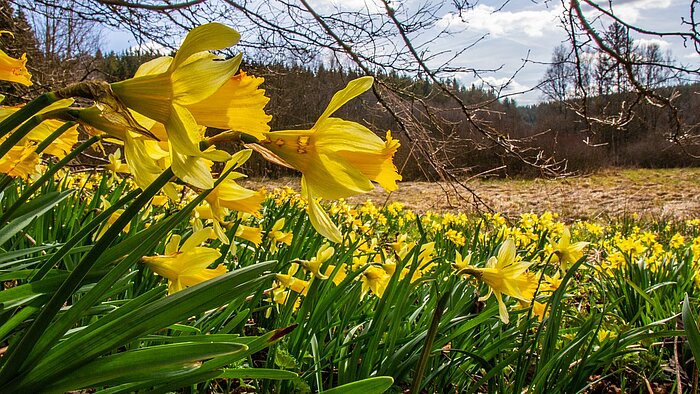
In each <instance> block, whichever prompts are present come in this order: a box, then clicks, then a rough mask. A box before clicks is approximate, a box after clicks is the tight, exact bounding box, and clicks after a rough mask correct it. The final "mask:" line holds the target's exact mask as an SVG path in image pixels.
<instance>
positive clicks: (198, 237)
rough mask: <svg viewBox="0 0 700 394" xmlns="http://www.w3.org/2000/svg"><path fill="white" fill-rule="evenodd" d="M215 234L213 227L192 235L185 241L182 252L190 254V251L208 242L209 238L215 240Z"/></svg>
mask: <svg viewBox="0 0 700 394" xmlns="http://www.w3.org/2000/svg"><path fill="white" fill-rule="evenodd" d="M213 236H214V232H213V231H212V229H211V227H205V228H203V229H201V230H199V231H195V232H194V233H193V234H192V235H190V237H189V238H187V240H186V241H185V243H183V244H182V248H180V251H181V252H188V251H190V250H193V249H194V248H195V247H196V246H199V245H201V244H202V243H204V242H206V240H208V239H209V238H213Z"/></svg>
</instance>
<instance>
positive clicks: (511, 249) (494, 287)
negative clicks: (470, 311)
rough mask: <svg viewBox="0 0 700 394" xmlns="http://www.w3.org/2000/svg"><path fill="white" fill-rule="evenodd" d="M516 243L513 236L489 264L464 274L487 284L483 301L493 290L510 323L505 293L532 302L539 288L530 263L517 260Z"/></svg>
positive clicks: (500, 314)
mask: <svg viewBox="0 0 700 394" xmlns="http://www.w3.org/2000/svg"><path fill="white" fill-rule="evenodd" d="M515 252H516V250H515V242H514V241H513V240H512V239H511V238H509V239H506V240H505V241H504V242H503V245H501V247H500V249H499V250H498V255H497V256H495V257H494V256H492V257H491V258H489V260H488V261H487V262H486V267H484V268H480V267H475V266H467V267H466V268H464V269H462V270H461V271H460V272H459V273H460V274H469V275H472V276H475V277H476V278H478V279H479V280H481V281H483V282H484V283H486V285H487V286H488V287H489V292H488V294H486V295H485V296H484V297H481V298H480V299H479V300H480V301H485V300H487V299H488V298H489V297H490V296H491V294H492V293H493V294H494V295H495V296H496V300H497V301H498V313H499V316H500V318H501V321H502V322H503V323H505V324H508V322H509V317H508V309H506V304H505V302H503V295H504V294H505V295H508V296H511V297H514V298H516V299H519V300H522V301H525V302H531V301H532V298H533V297H534V292H535V289H536V288H537V278H536V277H535V275H533V274H531V273H529V272H527V269H528V268H529V267H530V265H532V263H530V262H525V261H515Z"/></svg>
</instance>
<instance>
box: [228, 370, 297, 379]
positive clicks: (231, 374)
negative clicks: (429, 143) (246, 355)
mask: <svg viewBox="0 0 700 394" xmlns="http://www.w3.org/2000/svg"><path fill="white" fill-rule="evenodd" d="M298 376H299V375H297V374H295V373H294V372H292V371H285V370H281V369H270V368H239V369H227V370H225V371H224V372H222V373H221V374H220V375H219V377H220V378H226V379H270V380H289V379H295V378H297V377H298Z"/></svg>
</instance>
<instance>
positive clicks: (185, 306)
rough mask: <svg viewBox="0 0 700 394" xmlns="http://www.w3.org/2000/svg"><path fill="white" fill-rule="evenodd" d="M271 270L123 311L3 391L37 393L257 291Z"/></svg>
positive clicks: (247, 271)
mask: <svg viewBox="0 0 700 394" xmlns="http://www.w3.org/2000/svg"><path fill="white" fill-rule="evenodd" d="M273 264H274V263H273V262H267V263H258V264H256V265H253V266H249V267H245V268H241V269H238V270H235V271H232V272H229V273H227V274H225V275H221V276H219V277H216V278H214V279H211V280H209V281H206V282H203V283H200V284H198V285H196V286H192V287H189V288H187V289H185V290H182V291H180V292H177V293H175V294H173V295H171V296H168V297H165V298H162V299H159V300H157V301H155V302H152V303H150V304H147V305H144V306H142V307H140V308H138V309H135V310H131V311H128V312H126V313H124V314H123V315H121V316H119V318H117V319H114V320H111V321H109V322H108V323H106V324H101V325H99V326H97V327H96V328H93V327H92V326H88V327H87V328H85V329H84V330H82V331H81V332H80V335H74V336H72V337H71V338H69V339H67V340H65V341H63V342H61V343H60V344H58V345H57V346H56V347H54V348H53V349H51V350H50V351H49V352H48V354H46V355H45V356H44V357H43V358H42V359H41V361H39V363H38V364H36V365H33V366H32V368H31V369H30V370H29V372H28V373H27V374H26V375H24V376H20V377H19V378H18V379H17V380H16V381H14V382H8V385H18V384H22V385H23V386H26V387H33V388H37V387H42V386H43V385H45V384H47V383H50V382H51V381H52V380H53V379H56V378H58V377H60V376H62V375H63V374H65V373H67V372H68V371H71V370H73V369H75V368H79V367H81V366H82V365H85V364H87V363H89V362H90V360H92V359H95V358H97V357H98V356H99V355H100V354H103V353H104V352H106V351H109V350H111V349H115V348H117V347H119V346H122V345H124V344H126V343H128V342H130V341H132V340H133V339H134V338H138V337H140V336H142V335H146V334H150V333H152V332H154V331H156V330H158V329H161V328H163V327H167V326H169V325H171V324H174V323H176V322H179V321H182V320H184V319H187V318H189V317H190V316H193V315H197V314H199V313H202V312H204V311H207V310H209V309H212V308H215V307H218V306H220V305H221V304H222V303H225V302H226V300H228V299H231V298H234V297H236V296H238V295H240V294H242V293H243V294H245V293H247V292H248V291H250V290H252V289H253V288H254V287H257V286H258V284H259V282H260V281H261V280H265V279H267V277H265V276H261V274H262V272H263V271H265V270H268V269H269V268H271V267H272V266H273ZM122 308H124V307H122ZM120 309H121V308H120ZM108 316H109V315H107V317H108Z"/></svg>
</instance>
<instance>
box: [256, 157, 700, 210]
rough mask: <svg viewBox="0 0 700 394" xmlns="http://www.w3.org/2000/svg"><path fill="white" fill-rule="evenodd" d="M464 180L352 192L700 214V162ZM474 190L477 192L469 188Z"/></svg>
mask: <svg viewBox="0 0 700 394" xmlns="http://www.w3.org/2000/svg"><path fill="white" fill-rule="evenodd" d="M243 183H244V185H246V186H247V187H251V188H258V187H261V186H263V185H264V186H266V187H267V188H268V190H270V189H271V188H274V187H279V186H291V187H293V188H295V189H296V190H298V189H299V179H296V178H282V179H274V180H263V179H248V180H246V181H245V182H243ZM464 185H465V186H466V188H465V187H463V186H460V185H457V184H447V183H436V182H402V183H401V184H400V185H399V190H397V191H395V192H393V193H391V194H389V193H386V192H385V191H384V190H383V189H381V188H380V187H377V188H376V189H375V190H374V191H373V192H371V193H369V194H366V195H362V196H358V197H352V198H349V199H348V200H350V201H352V202H362V201H364V200H365V199H367V198H369V199H371V200H372V201H374V202H375V203H376V204H384V203H385V202H393V201H400V202H403V203H405V204H406V206H407V207H408V208H411V209H413V210H414V211H416V212H425V211H428V210H429V211H434V212H446V211H458V210H459V211H463V212H467V211H473V210H480V211H482V212H483V211H486V210H488V209H489V208H491V209H493V210H494V211H496V212H501V213H503V214H508V215H518V214H520V213H524V212H534V213H541V212H544V211H547V210H549V211H552V212H558V213H559V214H560V215H561V216H562V217H564V218H569V219H578V218H581V219H604V218H610V217H620V216H622V215H625V214H632V213H637V214H639V215H642V216H648V217H653V218H669V219H670V218H675V219H686V218H700V168H683V169H653V170H649V169H634V170H630V169H624V170H622V169H620V170H606V171H603V172H599V173H596V174H591V175H585V176H577V177H568V178H562V179H527V180H519V179H488V180H483V179H478V180H470V181H468V182H466V183H465V184H464ZM467 188H469V189H470V190H471V191H473V192H474V194H472V193H471V192H470V191H469V190H467Z"/></svg>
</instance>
